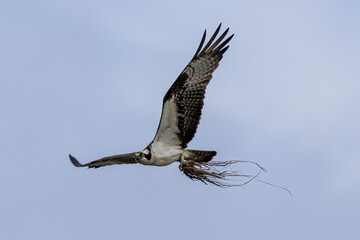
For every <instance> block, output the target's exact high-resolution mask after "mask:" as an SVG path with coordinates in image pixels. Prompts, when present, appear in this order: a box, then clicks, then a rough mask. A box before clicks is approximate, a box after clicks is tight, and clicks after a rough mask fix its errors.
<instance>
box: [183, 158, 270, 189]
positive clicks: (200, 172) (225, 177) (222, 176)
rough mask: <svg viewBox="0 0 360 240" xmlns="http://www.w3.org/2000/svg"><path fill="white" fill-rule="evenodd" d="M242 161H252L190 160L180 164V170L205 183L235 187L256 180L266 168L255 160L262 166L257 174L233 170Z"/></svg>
mask: <svg viewBox="0 0 360 240" xmlns="http://www.w3.org/2000/svg"><path fill="white" fill-rule="evenodd" d="M240 162H250V161H241V160H231V161H210V162H199V161H192V160H188V161H186V162H185V163H183V164H181V165H180V170H181V171H183V172H184V174H185V175H186V176H188V177H189V178H190V179H191V180H194V181H201V182H203V183H205V184H208V183H210V184H213V185H215V186H218V187H222V188H226V187H235V186H243V185H245V184H247V183H249V182H251V181H252V180H254V179H255V178H256V177H257V176H258V175H259V174H260V173H261V172H262V171H264V172H266V170H265V169H264V168H263V167H261V166H260V165H259V164H257V163H255V162H250V163H253V164H255V165H256V166H258V167H259V168H260V171H259V172H258V173H257V174H256V175H246V174H241V173H240V172H239V171H236V170H233V168H234V167H235V165H236V164H237V163H240ZM238 177H244V178H247V180H246V181H245V182H243V183H235V184H232V183H229V182H230V181H232V180H235V178H238Z"/></svg>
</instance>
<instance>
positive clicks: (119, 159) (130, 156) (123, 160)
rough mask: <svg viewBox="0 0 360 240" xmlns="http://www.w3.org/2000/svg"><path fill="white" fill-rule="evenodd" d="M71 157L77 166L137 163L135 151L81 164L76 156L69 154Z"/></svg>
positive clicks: (89, 166) (96, 166)
mask: <svg viewBox="0 0 360 240" xmlns="http://www.w3.org/2000/svg"><path fill="white" fill-rule="evenodd" d="M69 158H70V160H71V162H72V164H73V165H74V166H75V167H88V168H99V167H103V166H109V165H114V164H134V163H137V162H136V161H135V152H134V153H127V154H120V155H115V156H111V157H104V158H101V159H98V160H95V161H92V162H89V163H86V164H81V163H79V161H78V160H77V159H76V158H74V157H73V156H71V155H70V154H69Z"/></svg>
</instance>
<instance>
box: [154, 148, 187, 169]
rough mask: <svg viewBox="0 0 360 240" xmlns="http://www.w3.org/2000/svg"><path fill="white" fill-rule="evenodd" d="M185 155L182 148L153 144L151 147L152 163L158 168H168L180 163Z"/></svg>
mask: <svg viewBox="0 0 360 240" xmlns="http://www.w3.org/2000/svg"><path fill="white" fill-rule="evenodd" d="M183 153H184V151H183V149H182V148H181V147H180V146H170V145H166V144H163V143H153V144H152V146H151V162H152V163H153V165H156V166H166V165H169V164H171V163H173V162H175V161H179V160H180V158H181V155H182V154H183Z"/></svg>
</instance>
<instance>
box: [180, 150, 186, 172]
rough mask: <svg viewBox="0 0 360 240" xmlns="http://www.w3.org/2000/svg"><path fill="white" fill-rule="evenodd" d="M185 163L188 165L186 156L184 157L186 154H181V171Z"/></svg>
mask: <svg viewBox="0 0 360 240" xmlns="http://www.w3.org/2000/svg"><path fill="white" fill-rule="evenodd" d="M184 165H186V162H185V157H184V154H181V157H180V165H179V169H180V171H182V170H183V166H184Z"/></svg>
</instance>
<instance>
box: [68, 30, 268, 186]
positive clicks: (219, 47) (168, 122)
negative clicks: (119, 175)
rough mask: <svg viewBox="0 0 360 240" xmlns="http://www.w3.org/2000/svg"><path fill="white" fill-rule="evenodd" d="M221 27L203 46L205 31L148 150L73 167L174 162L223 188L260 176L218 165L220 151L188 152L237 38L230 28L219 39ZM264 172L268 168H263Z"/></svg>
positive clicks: (166, 103) (166, 101)
mask: <svg viewBox="0 0 360 240" xmlns="http://www.w3.org/2000/svg"><path fill="white" fill-rule="evenodd" d="M220 28H221V24H220V25H219V26H218V28H217V29H216V31H215V33H214V34H213V35H212V37H211V38H210V40H209V41H208V42H207V44H206V45H205V46H204V47H203V45H204V42H205V38H206V30H205V32H204V34H203V36H202V39H201V42H200V45H199V47H198V48H197V50H196V53H195V55H194V57H193V58H192V59H191V61H190V63H189V64H188V65H187V66H186V67H185V69H184V70H183V71H182V72H181V74H180V76H179V77H178V78H177V79H176V81H175V82H174V83H173V85H172V86H171V87H170V89H169V90H168V92H167V93H166V94H165V97H164V99H163V107H162V113H161V118H160V123H159V126H158V129H157V132H156V134H155V137H154V139H153V140H152V142H151V143H150V144H149V145H148V146H147V147H146V148H145V149H144V150H142V151H140V152H133V153H128V154H120V155H115V156H110V157H105V158H101V159H99V160H95V161H92V162H89V163H87V164H80V163H79V161H78V160H77V159H76V158H74V157H73V156H71V155H69V157H70V160H71V162H72V163H73V165H74V166H76V167H88V168H99V167H103V166H108V165H114V164H136V163H140V164H143V165H155V166H166V165H169V164H171V163H173V162H180V165H179V169H180V170H181V171H182V172H183V173H184V174H185V175H186V176H188V177H189V178H190V179H192V180H199V181H202V182H203V183H205V184H206V183H211V184H214V185H216V186H220V187H229V186H239V185H243V184H246V183H247V182H246V183H242V184H229V183H226V180H228V179H229V177H236V176H245V177H250V180H249V181H251V180H252V179H254V178H255V177H256V176H257V175H256V176H249V175H241V174H239V173H238V172H234V171H233V170H231V169H230V166H232V165H233V164H235V163H237V162H244V161H236V160H232V161H216V162H215V161H211V160H212V159H213V157H214V156H215V155H216V151H200V150H189V149H187V145H188V143H189V142H190V141H191V140H192V139H193V137H194V135H195V133H196V129H197V127H198V125H199V121H200V117H201V110H202V107H203V105H204V97H205V90H206V87H207V85H208V84H209V81H210V79H211V78H212V73H213V72H214V71H215V69H216V68H217V67H218V65H219V62H220V60H221V59H222V57H223V54H224V53H225V52H226V50H228V48H229V46H228V45H227V44H228V43H229V42H230V40H231V39H232V37H233V36H234V34H232V35H231V36H229V37H228V38H226V39H225V37H226V35H227V33H228V31H229V28H227V29H226V30H225V31H224V32H223V33H222V34H221V35H220V37H218V38H217V39H216V36H217V35H218V33H219V31H220ZM224 39H225V40H224ZM254 164H256V163H254ZM256 165H257V164H256ZM257 166H259V165H257ZM259 167H260V166H259ZM260 168H261V167H260ZM261 170H264V169H263V168H261ZM259 173H260V172H259ZM249 181H248V182H249Z"/></svg>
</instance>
